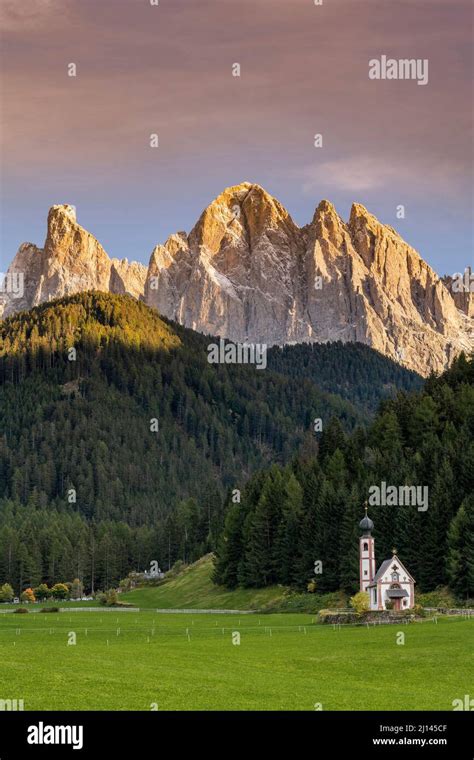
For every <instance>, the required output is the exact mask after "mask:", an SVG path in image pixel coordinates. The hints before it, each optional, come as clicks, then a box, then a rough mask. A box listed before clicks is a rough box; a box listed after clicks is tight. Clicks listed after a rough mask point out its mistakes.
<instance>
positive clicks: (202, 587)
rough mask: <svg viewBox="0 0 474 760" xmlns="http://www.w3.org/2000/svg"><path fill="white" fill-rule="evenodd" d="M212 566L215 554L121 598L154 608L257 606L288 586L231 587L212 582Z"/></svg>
mask: <svg viewBox="0 0 474 760" xmlns="http://www.w3.org/2000/svg"><path fill="white" fill-rule="evenodd" d="M212 570H213V564H212V557H211V555H207V556H205V557H203V558H202V559H200V560H199V561H198V562H195V563H194V564H192V565H189V566H188V567H186V568H185V569H184V570H182V572H181V573H180V574H179V575H178V576H176V578H172V579H171V580H169V581H167V582H166V583H164V584H163V585H162V586H157V587H153V586H151V587H147V588H138V589H135V590H134V591H130V592H129V593H127V594H122V596H121V597H120V598H121V600H123V601H124V602H130V603H131V604H135V605H137V607H142V608H153V609H181V608H182V609H186V608H194V609H200V610H206V609H207V610H218V609H224V610H229V609H233V610H255V609H259V608H261V607H262V606H263V605H265V604H267V603H268V602H271V601H274V600H275V599H278V598H280V597H282V596H283V595H284V593H285V590H286V589H285V588H284V587H282V586H269V587H268V588H261V589H249V588H239V589H235V590H233V591H229V590H228V589H225V588H222V586H215V585H214V584H213V583H212V581H211V574H212Z"/></svg>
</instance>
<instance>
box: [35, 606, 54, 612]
mask: <svg viewBox="0 0 474 760" xmlns="http://www.w3.org/2000/svg"><path fill="white" fill-rule="evenodd" d="M40 612H59V607H42V608H41V609H40Z"/></svg>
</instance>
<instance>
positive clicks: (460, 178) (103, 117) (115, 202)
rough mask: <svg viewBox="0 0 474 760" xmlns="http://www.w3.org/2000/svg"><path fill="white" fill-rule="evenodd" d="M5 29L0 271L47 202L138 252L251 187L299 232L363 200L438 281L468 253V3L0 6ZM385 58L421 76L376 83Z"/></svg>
mask: <svg viewBox="0 0 474 760" xmlns="http://www.w3.org/2000/svg"><path fill="white" fill-rule="evenodd" d="M0 21H1V23H2V27H3V29H4V31H3V35H2V48H3V52H2V71H3V77H2V106H3V108H2V111H3V123H2V176H3V182H2V185H1V190H0V192H1V195H0V200H1V204H2V205H1V208H2V214H1V216H2V230H1V232H2V257H1V260H0V268H4V267H5V266H6V265H7V264H8V262H9V261H10V260H11V258H12V257H13V255H14V253H15V251H16V249H17V247H18V245H19V244H20V243H21V242H23V241H24V240H32V242H36V243H38V244H42V242H43V238H44V231H45V219H46V214H47V210H48V208H49V206H50V205H52V204H54V203H72V204H74V205H76V206H77V212H78V220H79V222H80V223H81V224H83V226H85V227H86V228H88V229H89V230H90V231H91V232H93V233H94V234H95V235H96V236H97V237H98V238H99V239H100V241H101V242H102V244H103V245H104V247H105V248H106V250H107V251H108V253H109V254H110V255H112V256H128V258H136V259H139V260H142V261H147V259H148V256H149V254H150V251H151V249H152V247H153V246H154V245H155V244H156V243H157V242H161V241H163V240H164V239H165V238H166V237H167V236H168V235H169V234H170V233H172V232H174V231H175V230H178V229H186V230H188V231H189V229H190V227H191V226H192V224H193V223H194V222H195V221H196V219H197V217H198V215H199V213H200V212H201V210H202V209H203V208H204V206H205V205H207V204H208V203H209V202H210V201H211V200H212V198H213V197H215V196H216V195H217V194H218V193H219V192H220V191H221V190H222V189H223V188H224V187H226V186H228V185H232V184H237V183H239V182H241V181H244V180H248V181H253V182H258V183H259V184H261V185H263V186H264V187H265V188H266V189H267V190H268V191H269V192H271V193H273V194H274V195H276V196H277V197H278V198H279V200H280V201H281V202H282V203H283V204H284V205H285V206H286V207H287V208H288V210H289V211H290V213H291V214H292V215H293V217H294V218H295V220H296V221H297V222H298V223H300V224H304V223H305V222H307V221H309V220H310V219H311V217H312V213H313V211H314V207H315V206H316V205H317V203H318V202H319V200H320V199H321V198H323V197H327V198H329V199H330V200H332V201H333V202H334V203H335V205H336V207H337V208H338V210H339V211H340V213H341V214H342V215H343V216H344V217H346V216H347V212H348V208H349V205H350V202H351V201H353V200H357V201H359V202H361V203H364V204H365V205H366V206H367V207H368V208H369V209H370V210H371V211H372V212H373V213H375V214H376V215H377V216H379V218H381V220H382V221H384V222H386V223H388V224H391V225H392V226H394V227H396V228H397V229H398V230H399V232H400V234H402V236H403V237H405V239H407V240H408V241H409V242H410V243H412V244H413V245H414V246H415V247H417V248H418V250H419V251H420V253H421V254H422V255H423V256H424V258H426V259H427V260H428V261H429V262H430V263H431V264H432V265H433V266H434V267H435V268H436V269H437V270H438V271H440V273H444V272H453V271H457V270H458V269H459V268H461V267H464V266H466V265H467V264H469V263H472V253H471V251H472V220H471V210H472V191H471V189H470V188H471V182H472V133H471V126H472V124H471V90H470V67H471V65H472V59H471V53H470V45H471V35H472V11H471V4H470V2H467V1H465V0H449V2H447V1H445V0H397V2H394V0H324V2H323V6H314V3H313V0H286V1H283V0H160V4H159V6H158V7H153V6H151V5H150V3H149V0H100V2H99V1H98V0H81V1H80V2H77V0H33V1H31V0H30V2H23V3H19V2H18V0H2V3H1V5H0ZM382 54H384V55H387V56H389V57H393V58H397V59H398V58H422V59H424V58H426V59H428V60H429V83H428V85H427V86H425V87H422V86H418V85H417V84H416V82H414V81H371V80H369V78H368V61H369V60H370V59H371V58H374V57H380V55H382ZM71 62H74V63H75V64H76V65H77V77H76V78H71V77H68V76H67V65H68V63H71ZM234 62H239V63H240V64H241V67H242V73H241V77H240V78H234V77H232V64H233V63H234ZM151 133H158V135H159V139H160V147H159V148H158V149H157V150H153V149H151V148H150V147H149V136H150V134H151ZM315 133H322V135H323V148H322V149H317V148H315V147H314V145H313V136H314V134H315ZM398 204H404V205H405V206H406V219H405V220H403V221H402V220H397V219H396V217H395V213H396V206H397V205H398Z"/></svg>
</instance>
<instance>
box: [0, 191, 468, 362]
mask: <svg viewBox="0 0 474 760" xmlns="http://www.w3.org/2000/svg"><path fill="white" fill-rule="evenodd" d="M8 271H9V273H10V274H11V275H12V276H13V275H15V274H23V275H24V288H23V292H22V294H21V297H20V296H18V294H16V295H15V296H13V295H12V294H9V293H8V292H7V293H0V312H1V310H2V309H3V313H4V316H7V315H8V314H11V313H14V312H15V311H18V310H19V309H29V308H31V307H32V306H34V305H36V304H38V303H40V302H41V301H45V300H49V299H51V298H56V297H60V296H64V295H68V294H72V293H76V292H80V291H85V290H91V289H94V290H103V291H110V292H113V293H130V294H131V295H133V296H135V297H136V298H140V299H141V298H143V299H144V300H145V302H146V303H147V304H148V305H149V306H153V307H155V308H157V309H158V311H160V313H162V314H163V315H165V316H167V317H169V318H171V319H174V320H176V321H178V322H180V323H181V324H184V325H186V326H188V327H191V328H193V329H195V330H198V331H200V332H203V333H206V334H212V335H221V336H223V337H227V338H229V339H232V340H236V341H240V342H243V341H251V342H256V343H267V344H269V345H270V344H285V343H288V342H303V341H310V342H311V341H317V342H325V341H333V340H341V341H361V342H363V343H366V344H368V345H370V346H372V347H373V348H376V349H378V350H379V351H380V352H381V353H383V354H385V355H387V356H390V357H392V358H393V359H395V360H397V361H399V362H401V363H403V364H405V365H406V366H407V367H409V368H411V369H414V370H416V371H418V372H419V373H421V374H423V375H426V374H428V373H429V372H430V371H432V370H434V371H437V372H438V371H441V370H443V369H444V368H445V367H446V366H447V364H448V363H449V362H450V361H451V360H452V359H453V358H454V356H456V354H457V353H459V352H460V351H461V350H466V351H471V350H473V347H474V319H473V314H472V294H470V293H468V294H467V295H466V294H465V293H461V294H460V295H455V294H454V293H453V292H452V290H453V288H452V281H451V280H450V278H445V279H444V281H443V280H441V279H440V277H438V275H437V274H436V273H435V272H434V271H433V270H432V269H431V267H429V266H428V264H427V263H426V262H425V261H423V259H422V258H421V257H420V255H419V254H418V253H417V251H415V250H414V249H413V248H412V247H411V246H410V245H408V244H407V243H406V242H405V241H404V240H403V239H402V238H401V237H400V235H399V234H398V233H397V232H396V230H394V229H393V228H392V227H390V226H389V225H385V224H382V223H381V222H380V221H379V220H378V219H377V218H376V217H375V216H373V215H372V214H371V213H370V212H369V211H368V210H367V209H366V208H365V207H364V206H362V205H361V204H359V203H354V204H353V206H352V208H351V212H350V217H349V220H348V222H347V223H346V222H345V221H344V220H343V219H342V218H341V217H340V216H339V214H338V213H337V211H336V209H335V207H334V206H333V204H332V203H330V201H328V200H323V201H321V202H320V203H319V205H318V206H317V208H316V210H315V213H314V216H313V219H312V221H311V223H310V224H308V225H306V226H305V227H303V228H300V227H298V225H296V224H295V222H294V221H293V219H292V218H291V216H290V214H289V213H288V211H287V210H286V209H285V208H284V207H283V206H282V205H281V203H279V201H278V200H276V199H275V198H273V197H272V196H271V195H270V194H269V193H267V192H266V190H264V189H263V188H262V187H261V186H260V185H258V184H254V183H250V182H243V183H241V184H239V185H235V186H233V187H229V188H227V189H226V190H224V192H223V193H221V194H220V195H219V196H218V197H217V198H216V199H215V200H214V201H212V203H210V204H209V206H208V207H207V208H206V209H205V210H204V211H203V213H202V214H201V216H200V218H199V220H198V222H197V223H196V225H195V226H194V228H193V229H192V231H191V233H190V234H189V235H187V234H186V233H185V232H177V233H175V234H173V235H170V236H169V238H168V239H167V241H166V242H165V243H164V244H163V245H161V244H160V245H157V246H155V248H154V249H153V251H152V254H151V257H150V262H149V266H148V268H146V267H144V266H143V265H141V264H138V263H137V262H133V261H132V262H129V261H128V260H127V259H120V260H119V259H110V258H109V257H108V255H107V253H106V252H105V250H104V249H103V248H102V246H101V245H100V243H99V242H98V241H97V240H96V238H95V237H94V236H93V235H92V234H91V233H89V232H88V231H87V230H85V229H84V228H83V227H81V226H80V225H79V224H78V222H77V219H76V211H75V208H74V206H71V205H69V204H63V205H57V206H53V207H52V208H51V209H50V212H49V214H48V232H47V236H46V241H45V245H44V248H43V249H40V248H37V247H36V246H35V245H33V244H31V243H24V244H23V245H21V246H20V248H19V250H18V253H17V255H16V256H15V259H14V260H13V262H12V264H11V265H10V268H9V270H8ZM451 279H452V278H451Z"/></svg>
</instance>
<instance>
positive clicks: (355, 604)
mask: <svg viewBox="0 0 474 760" xmlns="http://www.w3.org/2000/svg"><path fill="white" fill-rule="evenodd" d="M349 604H350V605H351V607H352V609H353V610H354V612H355V613H356V614H357V615H363V614H364V612H368V611H369V609H370V603H369V595H368V594H367V592H366V591H358V592H357V594H355V595H354V596H351V598H350V599H349Z"/></svg>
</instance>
